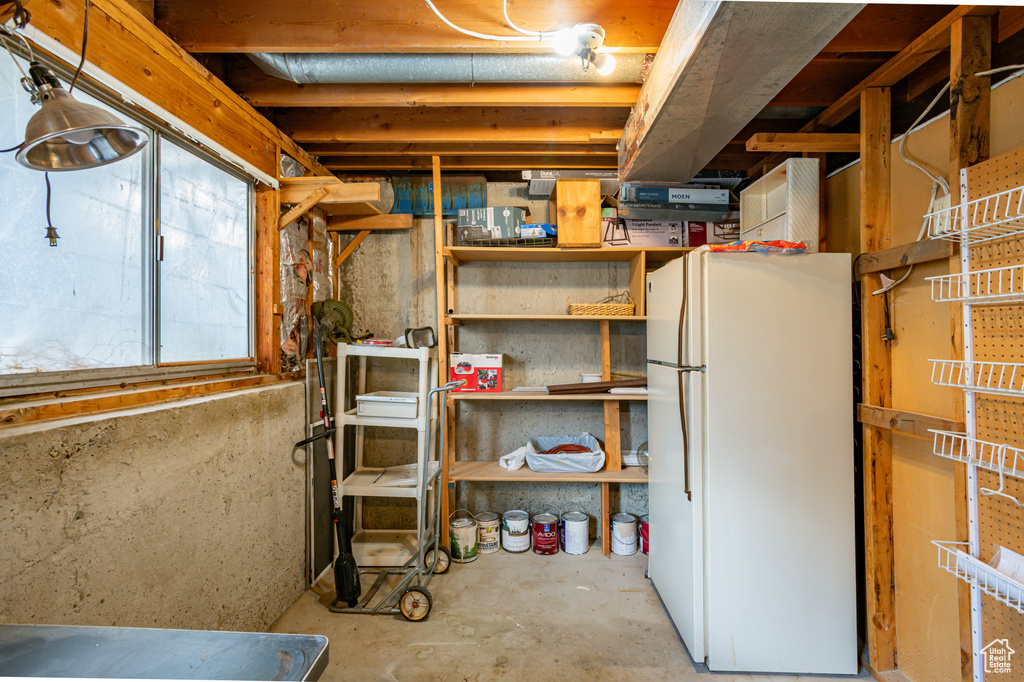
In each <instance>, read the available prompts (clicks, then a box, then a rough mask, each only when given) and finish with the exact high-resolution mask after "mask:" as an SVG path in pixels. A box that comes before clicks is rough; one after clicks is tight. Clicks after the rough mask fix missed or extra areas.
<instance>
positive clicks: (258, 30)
mask: <svg viewBox="0 0 1024 682" xmlns="http://www.w3.org/2000/svg"><path fill="white" fill-rule="evenodd" d="M675 7H676V3H675V2H666V1H665V0H636V2H633V3H631V4H630V6H629V10H628V11H625V10H624V9H623V8H622V5H621V3H620V2H618V1H617V0H565V2H558V3H552V2H550V0H514V1H512V2H510V3H509V5H508V12H509V16H510V17H511V19H512V20H513V21H514V22H516V23H517V24H518V25H519V26H522V27H523V28H525V29H528V30H538V31H551V30H556V29H559V28H565V27H571V26H573V25H575V24H577V23H580V22H593V23H597V24H600V25H601V26H602V27H603V28H604V30H605V34H606V38H605V45H607V46H609V47H610V48H615V49H618V50H622V51H629V52H654V51H656V50H657V49H658V45H660V44H661V38H662V35H663V33H664V30H665V27H666V26H667V25H668V22H669V18H670V17H671V16H672V13H673V11H674V10H675ZM441 11H443V12H444V13H445V16H446V17H447V18H448V19H449V20H451V21H452V22H453V23H455V24H456V25H458V26H461V27H463V28H466V29H469V30H471V31H477V32H480V33H487V34H494V35H509V36H517V35H520V34H517V33H515V32H513V31H512V30H511V29H509V28H507V27H506V25H505V20H504V17H503V15H502V6H501V2H488V3H458V2H448V3H444V4H443V6H442V7H441ZM156 17H157V26H159V27H160V28H161V29H162V30H163V31H164V32H166V33H167V34H168V35H170V36H171V37H172V38H174V40H175V41H176V42H177V43H178V44H179V45H181V46H182V47H184V48H185V49H186V50H188V51H190V52H480V51H494V50H501V51H504V52H528V51H529V52H532V51H536V50H537V49H538V47H540V48H544V47H545V46H546V44H544V43H538V42H534V41H516V42H495V41H490V40H481V39H479V38H473V37H470V36H467V35H464V34H462V33H458V32H457V31H454V30H452V29H451V28H449V27H448V26H445V25H444V24H443V23H442V22H441V20H440V19H438V18H437V16H436V15H435V14H434V13H433V12H431V10H430V8H429V7H427V5H426V3H424V2H423V0H392V1H391V2H376V3H374V2H337V1H336V0H305V1H304V2H291V3H282V2H278V0H248V2H244V3H240V2H237V0H173V1H172V0H158V2H157V7H156Z"/></svg>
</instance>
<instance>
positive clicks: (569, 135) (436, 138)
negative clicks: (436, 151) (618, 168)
mask: <svg viewBox="0 0 1024 682" xmlns="http://www.w3.org/2000/svg"><path fill="white" fill-rule="evenodd" d="M627 115H628V111H626V110H622V109H588V108H581V109H571V108H564V109H560V108H540V107H536V108H524V109H517V108H511V107H508V108H481V109H477V108H469V107H448V108H437V109H413V108H401V109H390V110H381V109H361V108H354V109H287V110H284V111H283V112H279V114H278V115H277V117H276V121H277V123H278V125H279V126H280V127H281V128H282V129H283V130H286V131H288V133H289V134H290V135H291V136H292V139H294V140H295V141H296V142H299V143H300V144H302V143H309V142H383V143H388V142H392V143H395V142H406V143H409V142H412V143H471V142H477V143H479V142H506V143H522V142H527V143H537V142H551V143H589V142H591V137H590V136H591V134H594V133H597V134H601V133H602V131H608V130H619V131H621V129H622V126H623V124H624V123H625V122H626V116H627Z"/></svg>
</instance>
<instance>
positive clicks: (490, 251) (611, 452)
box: [433, 157, 690, 554]
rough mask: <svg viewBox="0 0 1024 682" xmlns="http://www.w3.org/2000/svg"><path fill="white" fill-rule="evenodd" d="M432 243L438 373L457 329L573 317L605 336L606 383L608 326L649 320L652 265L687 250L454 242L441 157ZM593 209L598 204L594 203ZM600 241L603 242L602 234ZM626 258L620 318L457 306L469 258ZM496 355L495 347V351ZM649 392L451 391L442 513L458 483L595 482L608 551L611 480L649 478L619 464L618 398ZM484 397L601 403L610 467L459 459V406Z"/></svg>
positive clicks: (639, 397) (443, 370) (605, 372)
mask: <svg viewBox="0 0 1024 682" xmlns="http://www.w3.org/2000/svg"><path fill="white" fill-rule="evenodd" d="M433 170H434V178H433V179H434V183H433V184H434V207H435V208H434V210H435V215H434V240H435V241H434V243H435V245H436V253H435V264H436V267H437V297H438V299H437V303H438V320H440V321H442V324H443V325H444V326H443V329H442V333H441V335H440V337H441V338H440V339H439V349H438V350H439V360H440V374H441V376H442V377H447V376H448V355H449V354H450V353H452V352H455V351H456V350H457V348H458V344H457V336H456V333H457V329H458V328H459V327H460V326H464V325H466V324H471V323H475V322H511V323H523V324H529V323H531V322H572V323H583V324H591V325H593V324H595V323H596V327H597V329H595V330H594V331H597V332H599V333H600V335H601V337H600V338H601V368H602V377H603V379H604V380H606V381H607V380H610V379H611V375H612V367H611V350H610V347H609V346H610V337H611V334H610V329H611V323H612V322H643V321H645V320H646V319H647V318H646V316H645V314H644V313H645V310H646V296H645V293H646V292H645V275H646V271H647V267H648V263H664V262H667V261H669V260H672V259H674V258H679V257H681V256H682V255H683V254H685V253H686V252H687V251H689V250H690V249H687V248H667V247H659V248H650V249H645V248H635V247H628V248H624V247H577V248H565V247H542V248H502V247H470V246H452V245H451V243H452V239H451V237H452V235H451V227H447V228H446V226H445V225H444V222H443V221H442V218H441V214H440V206H441V199H440V193H441V170H440V162H439V160H438V158H437V157H434V167H433ZM594 208H595V209H596V208H598V207H594ZM598 241H600V239H599V238H598ZM474 262H476V263H479V262H486V263H496V264H497V263H615V262H618V263H628V264H629V292H630V297H631V298H632V299H633V302H634V304H635V306H636V308H635V314H634V315H630V316H616V315H568V314H528V313H515V312H503V313H500V314H498V313H477V312H464V311H462V310H460V309H459V307H458V301H457V297H456V293H457V281H456V280H457V272H458V269H459V267H460V266H461V265H463V264H465V263H474ZM493 352H498V351H497V350H495V351H493ZM646 400H647V396H646V395H644V394H607V393H601V394H582V395H579V394H577V395H548V394H547V393H538V392H523V391H504V392H501V393H449V394H448V398H447V400H446V402H445V413H444V428H445V429H446V434H447V437H446V439H445V441H446V448H445V452H444V453H443V454H442V469H441V470H442V481H443V485H444V486H445V487H446V489H447V490H448V494H447V495H446V496H444V497H443V498H442V506H443V509H442V514H444V515H447V514H448V513H449V510H451V509H454V508H455V507H454V504H455V501H456V487H457V484H458V483H459V482H472V481H479V482H492V483H494V482H508V483H519V484H522V483H570V482H571V483H581V482H586V483H594V484H596V485H600V486H601V516H600V518H599V519H598V524H599V528H600V529H601V538H602V551H603V552H604V554H608V553H609V552H610V550H611V546H610V535H609V530H608V526H609V516H610V513H611V512H610V510H609V504H610V503H609V500H610V489H609V486H610V484H612V483H646V482H647V475H646V474H645V473H644V472H643V471H642V470H641V469H639V468H637V467H629V468H625V469H624V468H623V467H622V452H621V443H620V439H621V435H620V423H619V418H620V403H621V402H623V401H646ZM479 401H570V402H597V403H600V404H601V406H602V409H603V411H604V450H605V454H606V462H605V469H604V470H602V471H598V472H596V473H591V474H539V473H537V472H534V471H532V470H530V469H528V468H526V467H524V468H522V469H520V470H519V471H515V472H509V471H506V470H505V469H502V468H501V467H500V466H499V465H498V462H496V461H462V460H459V458H458V451H459V444H458V436H457V434H456V428H455V427H456V423H457V414H458V411H459V406H460V404H462V403H466V402H479Z"/></svg>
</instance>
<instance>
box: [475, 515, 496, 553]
mask: <svg viewBox="0 0 1024 682" xmlns="http://www.w3.org/2000/svg"><path fill="white" fill-rule="evenodd" d="M476 522H477V523H479V524H480V531H479V537H480V553H481V554H493V553H494V552H497V551H498V550H499V549H501V517H500V516H498V515H497V514H496V513H495V512H480V513H479V514H477V515H476Z"/></svg>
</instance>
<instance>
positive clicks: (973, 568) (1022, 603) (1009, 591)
mask: <svg viewBox="0 0 1024 682" xmlns="http://www.w3.org/2000/svg"><path fill="white" fill-rule="evenodd" d="M932 544H933V545H935V546H936V547H938V548H939V567H940V568H942V569H944V570H946V571H947V572H949V573H952V574H953V575H955V576H956V577H958V578H960V580H963V581H964V582H965V583H968V584H970V585H974V586H976V587H978V588H979V589H980V590H981V591H982V592H984V593H985V594H987V595H989V596H990V597H992V598H994V599H996V600H998V601H1000V602H1002V603H1003V604H1006V605H1007V606H1009V607H1010V608H1011V609H1014V610H1016V611H1018V612H1019V613H1024V585H1022V584H1021V583H1019V582H1017V581H1016V580H1014V579H1013V578H1011V577H1009V576H1007V575H1004V574H1002V573H1000V572H999V571H997V570H996V569H994V568H992V567H991V566H989V565H988V564H986V563H985V562H983V561H982V560H981V559H975V558H974V557H972V556H971V555H970V554H968V553H967V552H966V551H964V550H965V549H967V543H965V542H940V541H938V540H932Z"/></svg>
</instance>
